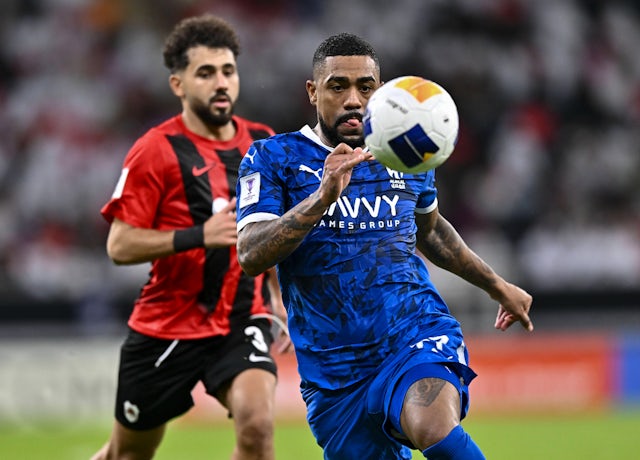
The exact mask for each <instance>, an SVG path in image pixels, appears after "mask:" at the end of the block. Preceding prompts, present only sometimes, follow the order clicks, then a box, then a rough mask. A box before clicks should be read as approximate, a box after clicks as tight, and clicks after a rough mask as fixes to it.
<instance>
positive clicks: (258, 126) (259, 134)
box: [233, 115, 275, 140]
mask: <svg viewBox="0 0 640 460" xmlns="http://www.w3.org/2000/svg"><path fill="white" fill-rule="evenodd" d="M233 120H234V122H235V123H236V126H237V127H238V129H239V130H246V131H247V132H248V133H249V134H250V135H251V138H252V139H254V140H259V139H264V138H267V137H270V136H273V135H274V134H275V131H274V130H273V128H272V127H271V126H269V125H267V124H265V123H261V122H259V121H253V120H249V119H247V118H244V117H241V116H238V115H234V116H233Z"/></svg>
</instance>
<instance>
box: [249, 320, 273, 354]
mask: <svg viewBox="0 0 640 460" xmlns="http://www.w3.org/2000/svg"><path fill="white" fill-rule="evenodd" d="M244 333H245V334H246V335H247V337H251V344H252V345H253V346H254V347H256V349H257V350H258V351H261V352H262V353H266V352H267V351H269V346H268V345H267V342H265V341H264V334H263V333H262V331H261V330H260V328H258V327H256V326H248V327H246V328H245V329H244Z"/></svg>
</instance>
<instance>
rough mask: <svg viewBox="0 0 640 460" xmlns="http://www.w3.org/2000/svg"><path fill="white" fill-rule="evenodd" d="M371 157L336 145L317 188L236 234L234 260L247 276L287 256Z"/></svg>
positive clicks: (261, 270)
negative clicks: (280, 212) (355, 169)
mask: <svg viewBox="0 0 640 460" xmlns="http://www.w3.org/2000/svg"><path fill="white" fill-rule="evenodd" d="M370 158H371V155H370V154H367V153H364V152H363V151H362V149H361V148H359V147H358V148H356V149H352V148H351V147H349V146H347V145H346V144H339V145H338V146H337V147H336V148H335V149H334V150H333V152H331V153H330V154H329V155H327V158H326V159H325V162H324V168H323V173H322V181H321V182H320V186H319V187H318V189H317V190H316V191H315V192H314V193H312V194H311V195H310V196H309V197H308V198H306V199H305V200H303V201H301V202H300V203H298V205H296V206H295V207H293V208H292V209H290V210H289V211H288V212H286V213H285V214H284V215H283V216H281V217H280V218H278V219H275V220H271V221H266V222H255V223H251V224H248V225H247V226H246V227H244V228H243V229H242V230H240V232H239V233H238V260H239V262H240V266H241V267H242V269H243V270H244V271H245V272H246V273H247V274H249V275H254V276H255V275H257V274H258V273H262V272H263V271H265V270H266V269H268V268H269V267H272V266H273V265H275V264H277V263H278V262H280V261H281V260H283V259H285V258H286V257H287V256H288V255H289V254H291V253H292V252H293V251H294V250H295V249H296V248H297V247H298V246H299V245H300V243H301V242H302V240H303V239H304V237H305V236H307V233H309V232H310V231H311V230H312V229H313V227H314V225H315V224H316V223H317V222H318V221H319V220H320V219H321V218H322V215H323V214H324V212H325V211H326V210H327V208H328V207H329V206H330V205H331V204H332V203H333V202H335V201H336V200H337V199H338V198H339V197H340V195H341V194H342V191H343V190H344V188H345V187H346V186H347V184H348V183H349V181H350V180H351V171H352V170H353V167H354V166H355V165H357V164H358V163H361V162H363V161H366V160H368V159H370Z"/></svg>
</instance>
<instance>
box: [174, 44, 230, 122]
mask: <svg viewBox="0 0 640 460" xmlns="http://www.w3.org/2000/svg"><path fill="white" fill-rule="evenodd" d="M187 55H188V57H189V65H188V66H187V68H186V69H185V70H183V71H182V72H180V73H179V74H178V75H177V76H178V79H179V82H178V88H177V91H176V88H175V87H174V92H175V93H176V95H177V96H179V97H181V98H182V100H183V105H184V108H185V109H186V110H188V111H191V112H193V114H195V115H196V116H197V117H198V118H199V119H200V120H201V121H202V122H203V123H204V124H205V125H207V126H224V125H226V124H227V123H229V122H230V121H231V116H232V115H233V109H234V104H235V102H236V100H237V99H238V94H239V93H240V78H239V77H238V69H237V67H236V60H235V57H234V55H233V52H232V51H231V50H230V49H228V48H207V47H205V46H197V47H194V48H190V49H189V50H188V51H187ZM173 86H175V85H173Z"/></svg>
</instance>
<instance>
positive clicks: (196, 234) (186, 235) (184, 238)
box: [173, 225, 204, 252]
mask: <svg viewBox="0 0 640 460" xmlns="http://www.w3.org/2000/svg"><path fill="white" fill-rule="evenodd" d="M203 247H204V226H203V225H196V226H194V227H189V228H185V229H182V230H176V231H175V232H174V233H173V250H174V251H175V252H183V251H188V250H189V249H193V248H203Z"/></svg>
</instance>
